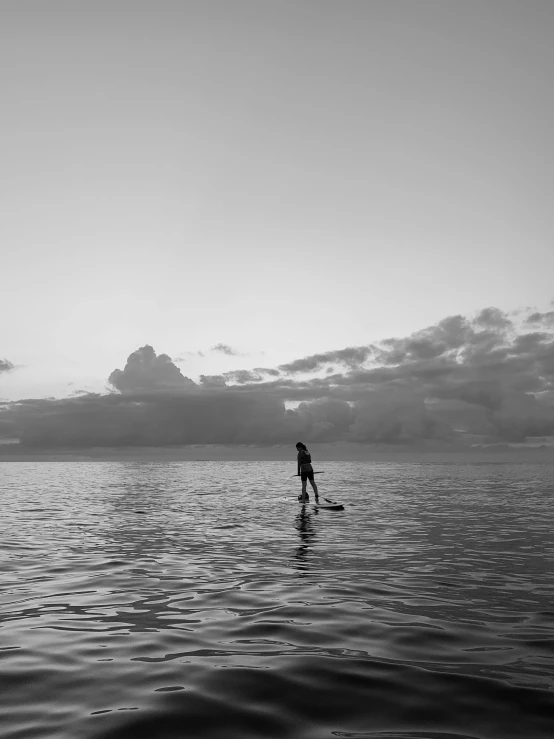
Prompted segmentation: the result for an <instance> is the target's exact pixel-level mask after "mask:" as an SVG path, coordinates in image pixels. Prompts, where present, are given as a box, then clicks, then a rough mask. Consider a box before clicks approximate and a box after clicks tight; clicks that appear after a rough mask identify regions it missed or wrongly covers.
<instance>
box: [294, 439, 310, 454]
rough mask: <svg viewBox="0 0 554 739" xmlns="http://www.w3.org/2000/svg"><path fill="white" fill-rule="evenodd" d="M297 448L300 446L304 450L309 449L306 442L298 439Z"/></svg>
mask: <svg viewBox="0 0 554 739" xmlns="http://www.w3.org/2000/svg"><path fill="white" fill-rule="evenodd" d="M296 448H297V449H298V448H300V449H303V450H304V451H305V452H307V451H308V447H307V446H306V445H305V444H303V443H302V442H301V441H298V442H297V443H296Z"/></svg>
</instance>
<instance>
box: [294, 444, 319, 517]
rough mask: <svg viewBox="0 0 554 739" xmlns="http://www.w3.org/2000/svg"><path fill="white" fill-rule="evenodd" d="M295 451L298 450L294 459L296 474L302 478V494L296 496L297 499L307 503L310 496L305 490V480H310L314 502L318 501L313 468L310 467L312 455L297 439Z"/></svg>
mask: <svg viewBox="0 0 554 739" xmlns="http://www.w3.org/2000/svg"><path fill="white" fill-rule="evenodd" d="M296 451H297V452H298V454H297V457H296V460H297V463H298V474H299V475H300V479H301V480H302V495H299V496H298V500H300V501H301V502H302V503H307V502H308V501H309V500H310V496H309V495H308V493H307V491H306V487H307V482H308V480H309V481H310V485H311V486H312V488H313V491H314V494H315V499H316V503H317V502H318V501H319V495H318V492H317V485H316V484H315V480H314V470H313V468H312V455H311V454H310V452H309V451H308V448H307V447H306V445H305V444H303V443H302V442H301V441H299V442H298V443H297V445H296Z"/></svg>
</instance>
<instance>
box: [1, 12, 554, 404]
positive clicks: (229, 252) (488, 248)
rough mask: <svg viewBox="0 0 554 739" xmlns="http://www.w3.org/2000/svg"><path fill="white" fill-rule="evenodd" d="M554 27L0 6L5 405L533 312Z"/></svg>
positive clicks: (485, 18) (546, 176) (551, 223)
mask: <svg viewBox="0 0 554 739" xmlns="http://www.w3.org/2000/svg"><path fill="white" fill-rule="evenodd" d="M553 33H554V3H552V2H551V0H544V2H541V1H536V0H526V1H525V2H520V1H519V0H518V2H511V1H510V0H497V1H495V0H488V1H487V0H479V1H473V0H463V2H462V1H456V2H451V1H449V0H437V1H428V0H406V2H398V1H395V0H381V1H375V2H373V1H371V0H363V1H360V2H356V1H352V0H334V1H333V2H328V1H327V0H312V1H305V2H302V0H295V1H294V2H287V1H286V0H280V1H279V2H277V1H273V2H271V1H265V0H255V1H254V0H252V1H251V2H245V1H243V0H222V1H221V2H213V1H210V0H198V1H196V2H187V1H186V0H175V1H174V2H173V1H169V0H155V1H154V0H149V1H148V2H141V1H140V0H129V1H127V2H125V1H118V0H109V1H108V2H103V1H102V0H94V2H92V1H91V2H75V1H74V0H67V1H65V2H61V1H59V0H40V1H36V2H29V1H27V0H12V1H10V0H4V2H2V3H1V7H0V85H1V91H0V166H1V171H2V176H1V177H0V202H1V203H2V214H1V217H0V249H1V262H0V277H1V283H0V289H1V293H2V314H1V315H2V318H1V324H0V360H6V361H7V362H10V363H12V364H14V365H15V366H16V369H15V370H13V371H10V372H0V397H3V398H10V399H17V398H26V397H43V396H47V395H55V396H61V395H64V394H66V393H68V392H70V391H71V388H85V387H88V388H90V389H94V390H100V389H101V388H102V387H104V385H105V384H106V381H107V378H108V377H109V376H110V373H111V372H112V371H113V370H114V369H115V368H116V367H121V366H124V364H125V361H126V358H127V356H128V355H129V354H130V353H131V352H133V351H135V350H136V349H137V348H138V347H141V346H144V345H145V344H149V345H151V346H153V347H154V348H155V351H156V352H158V354H160V353H165V354H167V355H169V356H170V357H172V358H173V359H179V360H180V361H179V362H178V364H179V367H180V368H181V370H182V372H183V374H184V375H186V376H188V377H191V378H194V379H197V378H198V376H199V375H200V374H207V375H211V374H219V373H223V372H228V371H230V370H233V369H238V368H241V369H242V368H254V367H259V366H264V367H276V366H280V365H282V364H283V363H287V362H292V361H293V360H296V359H300V358H303V357H307V356H310V355H313V354H317V353H321V352H329V351H334V350H337V349H342V348H344V347H349V346H362V345H367V344H369V343H370V342H375V341H379V340H382V339H385V338H387V337H392V336H395V337H406V336H409V335H410V334H412V333H413V332H414V331H417V330H419V329H422V328H425V327H426V326H430V325H435V324H437V323H438V322H439V321H441V320H442V319H443V318H445V317H447V316H449V315H454V314H463V315H471V314H476V313H477V312H478V311H480V310H481V309H483V308H485V307H486V306H489V305H492V306H496V307H497V308H499V309H501V310H502V311H508V312H509V311H512V310H517V309H521V308H524V307H526V306H534V307H536V308H537V309H538V310H541V311H549V310H551V307H550V301H551V300H552V298H553V297H554V288H553V284H554V282H553V275H554V246H553V236H554V211H553V209H552V203H553V202H554V184H553V183H554V180H553V177H552V172H553V171H554V141H553V138H554V136H553V132H554V103H553V97H552V70H553V69H554V44H553V43H552V38H553ZM217 345H223V346H220V347H219V350H213V349H212V350H211V347H214V346H217ZM198 352H202V356H201V355H199V354H198ZM233 354H235V356H234V355H233ZM1 369H2V367H0V370H1ZM68 383H74V385H69V384H68Z"/></svg>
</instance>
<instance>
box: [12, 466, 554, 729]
mask: <svg viewBox="0 0 554 739" xmlns="http://www.w3.org/2000/svg"><path fill="white" fill-rule="evenodd" d="M317 469H319V470H320V471H321V472H322V474H319V475H318V476H317V477H316V480H317V482H318V484H319V488H320V495H321V497H325V498H328V499H330V500H337V501H340V502H342V503H343V504H344V510H342V511H329V510H321V509H315V508H314V507H313V506H312V505H307V506H304V507H303V506H301V505H300V504H299V502H298V500H297V495H298V493H299V492H300V482H299V479H298V478H295V477H293V475H294V472H295V471H296V470H295V464H294V461H293V462H291V463H286V462H277V461H273V462H262V461H258V462H244V461H241V462H230V461H221V462H201V461H198V462H194V461H184V462H159V461H157V462H149V461H119V462H118V461H108V462H104V461H92V462H52V463H50V462H4V463H1V464H0V504H1V526H0V545H1V550H0V554H1V559H0V727H1V728H0V736H1V737H2V739H35V738H40V739H44V738H48V737H53V738H54V737H55V738H56V739H100V738H102V739H142V738H144V739H184V738H185V737H186V738H187V739H188V738H193V739H194V738H196V737H199V738H200V737H202V738H203V737H206V738H207V737H210V739H220V738H221V739H234V738H235V737H236V738H237V739H239V738H240V739H249V738H250V737H284V738H287V739H339V738H344V739H346V738H347V737H348V738H352V739H354V738H356V739H362V738H367V739H370V738H371V739H470V738H471V739H534V738H535V737H537V738H538V737H541V738H543V739H544V738H545V737H554V464H553V463H552V462H551V461H545V462H542V463H533V464H526V463H518V464H509V463H501V464H494V463H488V462H483V463H463V461H459V462H449V463H444V464H441V463H437V462H433V463H426V462H424V461H423V462H421V463H397V462H394V461H389V462H371V461H368V462H325V463H321V464H320V465H318V467H317ZM308 489H309V486H308ZM310 497H311V502H313V493H312V494H311V496H310Z"/></svg>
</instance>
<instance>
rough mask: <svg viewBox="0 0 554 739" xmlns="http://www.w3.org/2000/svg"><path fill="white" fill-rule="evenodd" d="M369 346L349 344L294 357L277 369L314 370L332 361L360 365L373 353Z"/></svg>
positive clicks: (288, 370) (293, 370)
mask: <svg viewBox="0 0 554 739" xmlns="http://www.w3.org/2000/svg"><path fill="white" fill-rule="evenodd" d="M373 351H374V350H373V347H371V346H350V347H347V348H346V349H339V350H337V351H333V352H324V353H323V354H312V355H311V356H309V357H304V358H303V359H296V360H295V361H294V362H289V363H288V364H281V365H280V366H279V370H280V371H281V372H284V373H286V374H289V375H293V374H297V373H300V372H315V371H317V370H320V369H321V368H323V367H325V366H326V365H328V364H331V363H332V362H337V363H340V364H344V365H346V366H347V367H358V366H360V365H362V364H363V363H364V362H365V361H366V360H367V359H368V358H369V357H370V356H371V354H372V353H373Z"/></svg>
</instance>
